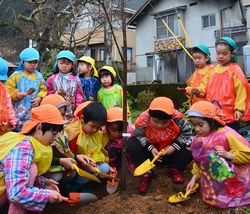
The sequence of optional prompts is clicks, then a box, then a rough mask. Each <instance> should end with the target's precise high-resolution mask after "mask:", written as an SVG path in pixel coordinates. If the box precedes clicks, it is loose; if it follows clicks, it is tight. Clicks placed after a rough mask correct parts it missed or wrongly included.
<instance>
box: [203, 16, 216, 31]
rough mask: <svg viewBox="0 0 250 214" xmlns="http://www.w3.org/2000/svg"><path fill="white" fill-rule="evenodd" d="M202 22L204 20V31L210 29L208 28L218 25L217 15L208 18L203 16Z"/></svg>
mask: <svg viewBox="0 0 250 214" xmlns="http://www.w3.org/2000/svg"><path fill="white" fill-rule="evenodd" d="M201 20H202V28H203V29H205V28H208V27H213V26H215V25H216V22H215V14H209V15H206V16H202V17H201Z"/></svg>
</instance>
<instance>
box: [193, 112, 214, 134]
mask: <svg viewBox="0 0 250 214" xmlns="http://www.w3.org/2000/svg"><path fill="white" fill-rule="evenodd" d="M190 120H191V122H192V124H193V127H194V130H195V132H196V135H197V137H207V136H208V135H209V134H210V133H211V128H210V125H209V123H208V122H207V121H205V120H203V119H202V118H199V117H190Z"/></svg>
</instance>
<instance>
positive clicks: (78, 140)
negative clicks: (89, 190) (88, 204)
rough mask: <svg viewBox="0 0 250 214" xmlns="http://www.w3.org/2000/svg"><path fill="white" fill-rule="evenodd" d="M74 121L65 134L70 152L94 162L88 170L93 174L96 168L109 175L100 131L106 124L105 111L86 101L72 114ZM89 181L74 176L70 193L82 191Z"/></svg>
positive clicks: (96, 104) (99, 105)
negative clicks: (85, 156) (84, 156)
mask: <svg viewBox="0 0 250 214" xmlns="http://www.w3.org/2000/svg"><path fill="white" fill-rule="evenodd" d="M74 115H75V117H76V119H74V120H72V122H71V123H70V124H69V125H68V126H67V127H66V129H65V132H66V135H67V140H68V141H69V146H70V150H71V151H72V152H73V153H74V154H75V155H79V154H81V155H87V156H89V157H90V158H91V159H92V160H93V161H94V162H92V161H91V162H90V164H89V166H86V167H88V170H89V171H90V172H93V173H95V172H96V170H95V169H94V167H96V166H97V167H98V168H99V169H100V170H101V171H102V172H103V173H109V165H108V161H109V159H108V153H107V151H106V150H105V149H104V146H105V145H104V142H105V141H104V135H103V132H102V131H101V130H100V129H101V127H102V126H103V125H105V124H106V120H107V112H106V109H105V108H104V107H103V106H102V105H101V104H100V103H97V102H90V101H87V102H85V103H83V104H81V105H79V106H78V108H77V109H76V111H75V112H74ZM88 182H89V180H87V179H85V178H82V177H80V176H76V178H75V179H74V180H73V181H72V182H71V184H70V186H71V190H70V191H71V192H72V191H76V192H79V191H82V190H83V188H84V186H83V185H84V184H86V183H88Z"/></svg>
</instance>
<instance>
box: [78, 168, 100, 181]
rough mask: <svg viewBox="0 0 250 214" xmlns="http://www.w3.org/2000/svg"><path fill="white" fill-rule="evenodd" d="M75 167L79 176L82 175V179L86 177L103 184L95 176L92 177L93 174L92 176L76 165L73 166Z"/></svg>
mask: <svg viewBox="0 0 250 214" xmlns="http://www.w3.org/2000/svg"><path fill="white" fill-rule="evenodd" d="M73 167H74V169H75V170H76V172H77V174H78V175H80V176H82V177H85V178H88V179H90V180H92V181H95V182H97V183H101V181H100V180H99V179H98V178H97V177H96V176H94V175H92V174H90V173H88V172H85V171H83V170H82V169H79V168H78V166H77V165H76V164H73Z"/></svg>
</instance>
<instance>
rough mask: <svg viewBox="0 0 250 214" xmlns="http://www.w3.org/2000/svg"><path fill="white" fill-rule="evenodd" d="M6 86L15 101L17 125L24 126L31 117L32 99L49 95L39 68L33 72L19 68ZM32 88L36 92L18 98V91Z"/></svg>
mask: <svg viewBox="0 0 250 214" xmlns="http://www.w3.org/2000/svg"><path fill="white" fill-rule="evenodd" d="M6 88H7V90H8V92H9V94H10V96H11V99H12V101H13V105H14V109H15V113H16V117H17V119H18V124H17V127H18V128H22V126H23V124H24V122H26V121H27V120H29V119H30V109H31V101H32V100H33V99H35V98H36V97H40V98H44V97H45V96H46V95H47V88H46V84H45V80H44V78H43V76H42V74H41V73H40V72H39V71H37V70H35V72H34V73H32V74H28V73H27V72H25V71H22V70H18V71H15V72H14V73H13V74H12V75H11V76H10V78H9V79H8V80H7V82H6ZM30 88H34V89H35V92H34V93H32V94H31V95H28V96H26V97H24V98H23V99H21V100H17V98H16V95H17V93H19V92H27V91H28V90H29V89H30Z"/></svg>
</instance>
